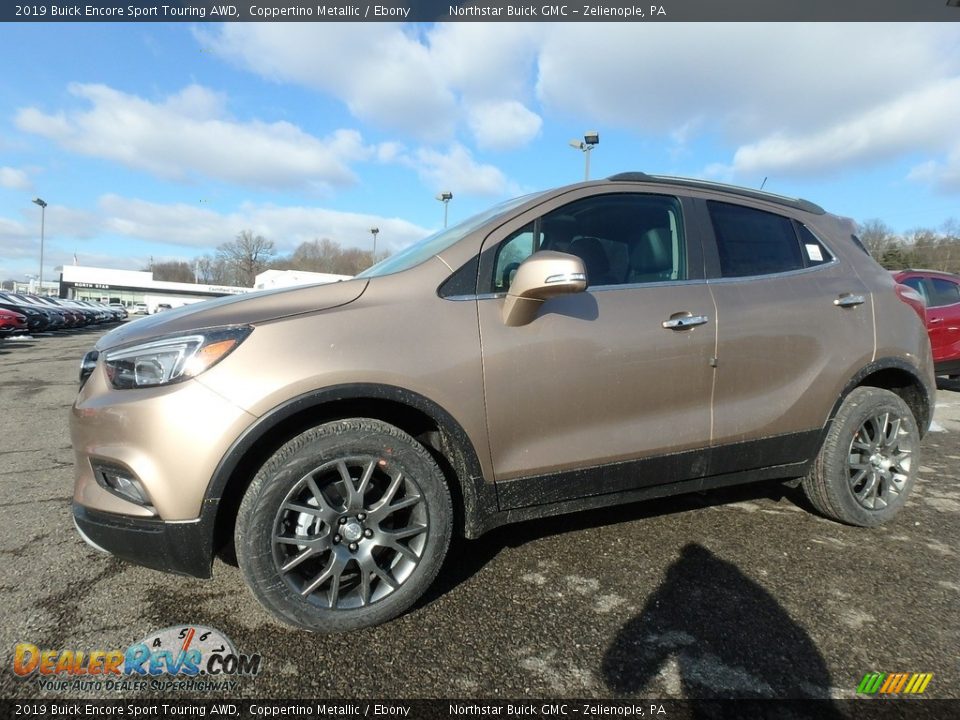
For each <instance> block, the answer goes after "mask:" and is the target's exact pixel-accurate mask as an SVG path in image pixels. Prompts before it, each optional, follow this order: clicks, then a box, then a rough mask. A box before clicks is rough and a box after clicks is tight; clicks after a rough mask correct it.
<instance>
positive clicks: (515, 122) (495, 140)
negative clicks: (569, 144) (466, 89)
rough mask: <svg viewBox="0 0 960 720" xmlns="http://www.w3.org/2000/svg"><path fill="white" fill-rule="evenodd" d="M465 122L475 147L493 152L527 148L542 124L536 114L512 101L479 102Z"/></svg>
mask: <svg viewBox="0 0 960 720" xmlns="http://www.w3.org/2000/svg"><path fill="white" fill-rule="evenodd" d="M467 122H468V123H469V125H470V129H471V130H472V131H473V135H474V137H475V138H476V139H477V145H478V146H479V147H480V148H489V149H493V150H514V149H516V148H520V147H523V146H524V145H527V144H528V143H529V142H530V141H531V140H533V139H534V138H535V137H536V136H537V134H538V133H539V132H540V126H541V125H542V124H543V120H542V119H541V118H540V116H539V115H537V114H536V113H532V112H530V111H529V110H527V108H525V107H524V106H523V105H522V104H520V103H518V102H516V101H515V100H507V101H505V102H487V103H479V104H477V105H476V106H474V107H473V109H472V111H471V114H470V117H469V118H468V121H467Z"/></svg>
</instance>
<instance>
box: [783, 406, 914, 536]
mask: <svg viewBox="0 0 960 720" xmlns="http://www.w3.org/2000/svg"><path fill="white" fill-rule="evenodd" d="M919 447H920V434H919V432H918V430H917V422H916V420H915V419H914V417H913V413H912V412H911V411H910V408H909V407H907V404H906V403H905V402H904V401H903V400H902V399H901V398H900V397H899V396H898V395H896V394H894V393H892V392H890V391H889V390H882V389H880V388H873V387H859V388H856V389H855V390H853V392H851V393H850V394H849V395H848V396H847V397H846V399H845V400H844V401H843V404H842V405H841V406H840V410H839V411H838V412H837V415H836V417H835V418H834V419H833V422H831V423H830V429H829V430H828V432H827V436H826V439H825V440H824V443H823V446H822V447H821V448H820V452H819V454H818V455H817V458H816V460H815V461H814V464H813V467H812V468H811V470H810V472H809V473H808V475H807V476H806V477H805V478H804V479H803V483H802V484H803V490H804V493H805V494H806V496H807V498H808V499H809V500H810V502H811V503H812V504H813V506H814V507H815V508H816V509H817V510H818V511H819V512H821V513H822V514H823V515H825V516H827V517H829V518H832V519H833V520H837V521H839V522H842V523H846V524H848V525H858V526H860V527H873V526H876V525H881V524H883V523H885V522H887V521H888V520H890V519H891V518H892V517H893V516H894V515H896V514H897V512H899V511H900V508H902V507H903V506H904V504H905V503H906V501H907V496H908V495H909V494H910V491H911V490H912V489H913V485H914V483H915V481H916V476H917V468H918V467H919V458H918V457H917V452H918V450H919Z"/></svg>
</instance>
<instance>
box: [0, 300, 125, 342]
mask: <svg viewBox="0 0 960 720" xmlns="http://www.w3.org/2000/svg"><path fill="white" fill-rule="evenodd" d="M126 318H127V311H126V310H125V309H123V308H122V307H109V306H107V305H103V304H101V303H98V302H94V301H92V300H65V299H62V298H52V297H40V296H38V295H25V294H19V293H11V292H0V337H9V336H11V335H22V334H28V333H34V332H45V331H48V330H73V329H76V328H82V327H87V326H90V325H104V324H107V323H116V322H121V321H122V320H125V319H126Z"/></svg>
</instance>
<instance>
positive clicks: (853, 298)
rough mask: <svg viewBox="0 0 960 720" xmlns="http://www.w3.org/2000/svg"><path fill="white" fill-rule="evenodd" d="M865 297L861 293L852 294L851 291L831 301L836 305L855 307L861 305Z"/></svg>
mask: <svg viewBox="0 0 960 720" xmlns="http://www.w3.org/2000/svg"><path fill="white" fill-rule="evenodd" d="M866 301H867V299H866V298H865V297H864V296H863V295H853V294H851V293H844V294H843V295H841V296H840V297H838V298H837V299H836V300H834V301H833V304H834V305H836V306H837V307H845V308H847V307H856V306H857V305H863V304H864V303H865V302H866Z"/></svg>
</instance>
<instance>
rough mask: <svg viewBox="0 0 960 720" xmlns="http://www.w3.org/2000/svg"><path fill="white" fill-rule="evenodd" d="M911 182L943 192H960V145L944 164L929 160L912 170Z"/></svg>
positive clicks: (909, 177)
mask: <svg viewBox="0 0 960 720" xmlns="http://www.w3.org/2000/svg"><path fill="white" fill-rule="evenodd" d="M907 178H908V179H909V180H914V181H916V182H921V183H925V184H928V185H932V186H934V187H935V188H937V189H938V190H941V191H943V192H947V193H951V192H960V144H958V145H957V146H955V147H954V149H953V151H952V152H951V153H950V154H949V155H948V156H947V158H946V159H945V160H944V161H943V162H939V161H936V160H928V161H927V162H925V163H921V164H920V165H917V166H916V167H914V168H912V169H911V170H910V173H909V174H908V175H907Z"/></svg>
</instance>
